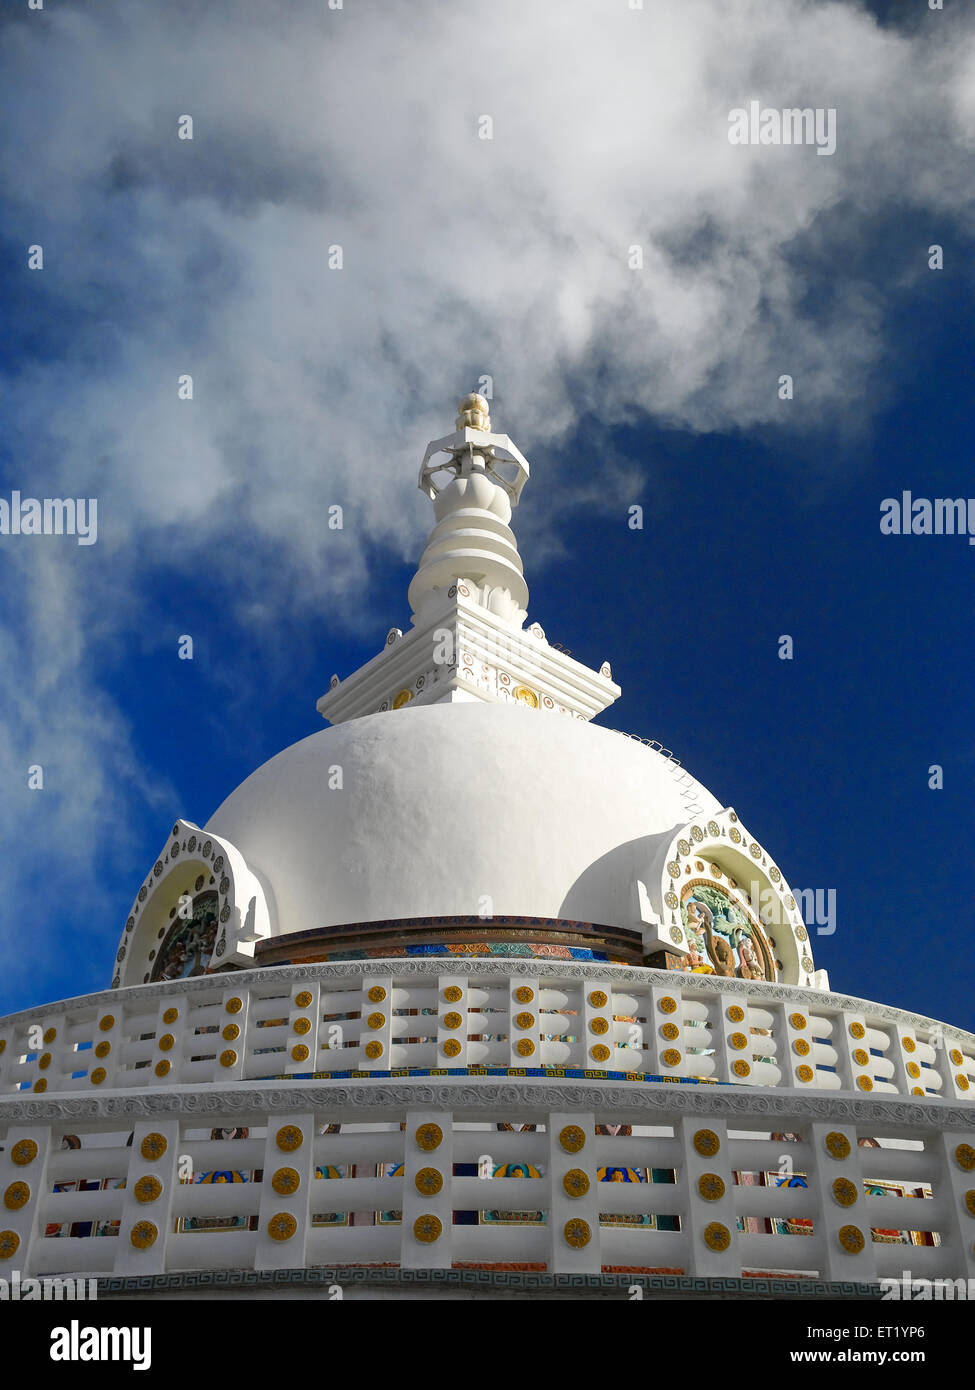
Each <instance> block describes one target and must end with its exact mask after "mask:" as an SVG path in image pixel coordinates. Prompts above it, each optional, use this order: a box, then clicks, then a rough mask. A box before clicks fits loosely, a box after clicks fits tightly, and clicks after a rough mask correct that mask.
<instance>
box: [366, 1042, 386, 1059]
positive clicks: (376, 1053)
mask: <svg viewBox="0 0 975 1390" xmlns="http://www.w3.org/2000/svg"><path fill="white" fill-rule="evenodd" d="M362 1050H363V1052H364V1053H365V1054H366V1056H367V1057H368V1058H369V1060H370V1062H375V1060H376V1058H377V1057H381V1056H382V1055H383V1045H382V1043H381V1042H380V1041H379V1039H378V1038H373V1040H372V1042H367V1043H366V1045H365V1047H364V1048H363V1049H362Z"/></svg>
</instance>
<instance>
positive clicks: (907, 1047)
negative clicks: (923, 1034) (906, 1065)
mask: <svg viewBox="0 0 975 1390" xmlns="http://www.w3.org/2000/svg"><path fill="white" fill-rule="evenodd" d="M901 1047H902V1048H903V1049H904V1051H905V1052H914V1051H915V1050H916V1048H917V1043H916V1042H915V1041H914V1039H913V1038H901Z"/></svg>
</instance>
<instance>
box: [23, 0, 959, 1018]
mask: <svg viewBox="0 0 975 1390" xmlns="http://www.w3.org/2000/svg"><path fill="white" fill-rule="evenodd" d="M946 4H947V8H946V10H945V11H943V12H929V11H927V10H925V9H924V8H923V7H922V6H921V5H920V4H917V5H913V6H910V7H908V6H901V5H889V6H876V7H874V9H873V12H871V10H870V9H868V8H867V7H866V6H860V5H853V4H840V5H825V4H810V3H798V0H795V3H794V2H793V0H783V3H782V4H781V5H776V6H774V7H768V6H764V5H760V4H756V3H746V0H727V2H726V3H721V4H718V3H717V0H715V3H713V4H712V3H708V0H699V3H691V4H688V5H686V6H681V7H675V8H676V11H677V12H676V13H672V12H670V7H667V6H661V5H653V4H648V7H647V9H646V10H645V11H643V12H638V13H632V12H629V11H628V10H627V7H626V5H625V4H624V3H622V0H620V3H616V4H604V3H595V0H593V3H585V0H564V2H562V0H560V4H559V5H558V6H557V7H556V6H554V5H552V6H547V4H540V5H538V6H536V7H532V8H531V10H530V12H529V13H523V10H524V8H525V7H523V6H521V7H520V6H518V5H514V4H507V3H502V4H499V5H498V6H497V7H496V9H495V11H494V17H493V20H492V22H491V23H485V21H484V18H483V13H482V10H483V7H482V6H480V5H477V6H474V5H471V6H466V5H465V4H464V3H458V4H456V5H454V4H451V6H449V7H447V8H445V7H444V6H441V5H436V4H425V3H415V4H410V5H409V6H407V5H405V4H404V5H400V4H396V3H393V0H389V3H384V4H382V5H378V4H375V3H373V4H369V3H365V2H364V0H363V2H362V3H357V2H356V0H346V4H345V6H344V7H343V10H342V11H341V12H331V13H330V12H328V11H327V10H325V9H324V8H323V6H322V5H321V4H318V3H315V4H312V3H311V0H307V3H306V0H295V3H294V4H292V5H289V6H288V7H287V10H286V12H285V11H284V10H282V8H281V7H280V6H278V7H274V6H272V5H270V4H264V3H259V0H251V3H248V4H237V5H225V4H220V3H214V4H212V5H208V6H205V7H202V9H201V7H199V6H197V5H195V4H188V3H187V4H185V5H184V4H181V3H171V4H168V5H167V6H166V7H163V8H164V10H165V13H164V14H163V13H161V12H160V7H158V6H153V5H150V4H148V3H143V0H136V3H132V0H129V2H128V3H126V4H125V5H122V4H121V3H115V0H109V3H106V4H104V5H102V6H99V7H97V11H96V12H93V11H92V7H91V6H89V5H82V4H78V3H70V2H69V3H59V4H55V3H53V2H51V3H48V5H47V6H46V8H45V11H44V13H43V15H38V14H37V13H35V12H31V13H28V12H27V9H26V4H25V5H24V6H23V7H19V6H17V5H14V4H9V5H8V6H6V7H5V9H4V11H3V15H2V19H0V89H2V90H4V91H5V92H6V93H7V101H8V103H9V111H10V117H9V120H8V121H7V136H8V139H7V141H6V143H5V145H4V148H3V150H2V152H0V196H2V206H3V208H4V213H3V216H2V220H0V312H2V322H3V335H2V346H0V393H2V394H0V400H2V410H3V419H4V430H3V434H2V439H0V497H7V498H9V496H10V493H11V490H13V489H19V490H20V491H21V492H22V493H24V494H25V495H35V496H42V497H43V496H51V495H65V494H68V493H70V494H71V495H76V496H85V497H88V496H96V497H97V498H98V499H99V540H98V543H97V544H96V545H93V546H90V547H81V546H77V545H76V544H75V543H74V542H73V541H71V540H69V539H68V538H56V537H23V536H21V537H16V536H0V577H2V582H0V610H2V627H0V778H2V782H3V787H4V795H3V798H2V804H0V893H2V899H0V901H2V904H3V906H2V909H0V952H2V959H3V970H2V972H0V1012H7V1011H10V1010H13V1009H16V1008H21V1007H26V1006H29V1005H32V1004H37V1003H41V1002H43V1001H45V1000H53V999H58V998H61V997H64V996H66V995H70V994H75V993H82V992H85V991H87V990H90V989H96V988H100V987H104V986H105V985H106V984H107V983H108V982H109V980H110V978H111V973H112V969H111V967H112V961H113V957H114V951H115V947H116V944H117V940H118V936H119V933H120V931H121V928H122V926H123V924H124V921H125V917H126V913H127V911H128V907H129V904H130V902H131V900H132V898H133V896H134V894H135V892H136V890H137V888H138V886H139V883H140V881H141V879H142V877H143V875H144V873H145V871H146V869H147V868H148V866H149V865H151V864H152V862H153V861H154V859H155V857H156V853H157V850H158V848H159V846H160V845H161V843H162V842H163V840H164V837H165V835H166V832H167V831H168V829H169V827H170V825H171V824H172V822H173V821H174V820H175V819H176V817H177V816H184V817H186V818H188V819H190V820H194V821H196V822H198V823H201V824H202V823H203V822H204V821H205V820H206V819H207V818H208V817H209V816H210V814H212V812H213V811H214V810H215V808H216V807H217V806H218V805H219V804H220V802H221V801H222V800H223V799H224V797H225V796H226V795H227V794H228V793H229V792H230V791H231V790H232V789H233V788H234V787H235V786H236V785H237V784H238V783H240V782H241V781H242V780H243V779H244V778H245V777H246V776H247V775H248V774H249V773H250V772H251V771H252V770H253V769H254V768H255V767H257V766H258V765H259V764H260V763H261V762H263V761H264V760H265V759H266V758H268V757H271V756H272V755H273V754H274V753H275V752H277V751H279V750H280V749H281V748H282V747H285V746H286V745H288V744H289V743H291V742H294V741H296V740H298V739H300V738H303V737H304V736H306V735H307V734H309V733H311V732H314V731H315V730H316V729H318V728H320V727H322V724H321V720H320V718H319V716H318V715H317V714H316V712H315V708H314V706H315V700H316V698H317V697H318V696H319V695H320V694H321V693H322V692H323V691H324V690H325V689H326V688H327V684H328V678H329V676H330V674H331V673H332V672H333V671H336V672H338V673H339V674H343V675H344V674H346V673H347V672H349V671H350V670H352V669H354V668H355V667H357V666H358V665H360V664H361V663H362V662H363V661H364V660H366V659H368V658H369V657H370V656H371V655H373V654H374V653H375V651H377V650H378V648H379V647H380V645H381V644H382V641H383V638H384V636H385V633H386V631H387V630H388V628H389V627H391V626H394V625H395V626H400V627H404V628H405V627H406V626H407V624H408V620H409V610H408V607H407V604H406V587H407V584H408V581H409V578H410V575H411V574H412V571H413V568H414V566H415V563H416V559H417V557H418V556H419V553H420V550H421V549H422V545H423V541H424V538H425V535H426V533H427V531H428V529H429V526H430V523H431V518H430V511H429V504H428V503H427V502H426V501H425V500H424V499H423V497H422V496H421V494H420V493H419V492H418V491H416V489H415V481H416V472H417V467H418V463H419V458H420V456H421V454H422V451H423V448H424V446H425V444H426V442H427V440H428V439H431V438H434V437H437V436H439V435H441V434H443V433H446V432H447V431H448V430H449V429H450V428H451V427H452V423H453V413H454V405H455V402H456V400H457V399H458V398H459V397H460V396H461V395H462V394H464V393H465V392H466V391H468V390H470V389H473V388H474V387H475V386H476V384H477V381H478V379H479V378H480V377H481V375H482V374H484V373H489V374H490V375H491V376H492V377H493V381H494V401H493V403H492V417H493V419H494V421H495V424H496V427H497V428H499V429H501V430H503V431H506V432H507V433H509V434H510V435H511V437H512V438H513V439H514V440H515V442H516V443H517V444H518V445H519V446H520V447H521V448H522V450H523V451H524V452H525V454H526V455H527V456H528V458H529V459H530V461H531V464H532V470H533V471H532V480H531V482H530V484H529V486H528V487H527V489H526V491H525V493H524V496H523V500H522V504H521V506H520V507H519V509H518V511H517V513H516V518H515V527H516V531H517V534H518V538H519V543H520V547H521V551H522V555H523V557H524V560H525V567H526V575H527V578H528V581H529V586H530V589H531V606H530V617H531V618H532V619H537V620H538V621H540V622H541V623H542V625H543V627H544V628H545V630H546V633H547V635H548V636H549V638H550V640H558V641H561V642H562V643H563V644H564V645H565V646H567V647H569V648H571V650H572V652H573V654H574V655H575V656H577V657H579V658H580V659H582V660H583V661H585V662H587V663H588V664H591V665H595V666H598V665H599V664H600V662H601V661H602V660H604V659H606V658H608V659H609V660H610V661H611V662H612V665H613V672H614V677H615V679H616V680H617V681H618V682H619V683H620V684H621V685H622V687H623V697H622V699H621V701H620V702H619V703H618V704H617V705H616V706H615V707H611V708H610V709H609V710H608V711H607V712H606V714H605V715H603V716H602V717H601V719H600V720H599V722H600V723H605V724H607V725H609V726H610V727H613V728H622V729H626V730H629V731H631V732H634V733H637V734H640V735H644V736H649V737H655V738H658V739H660V740H662V741H663V743H664V744H665V745H666V746H668V747H671V748H673V749H674V751H675V752H676V754H677V756H678V757H680V758H681V759H682V761H683V762H684V764H685V765H686V766H687V767H688V768H689V769H690V770H691V772H692V773H693V774H694V775H695V776H696V777H697V778H698V779H699V780H700V781H702V782H703V783H704V784H705V785H706V786H707V787H708V788H709V789H710V790H711V791H712V792H713V793H714V794H715V796H717V797H718V798H719V799H720V800H721V801H722V802H723V803H724V804H728V805H733V806H735V808H736V809H737V810H738V812H739V814H740V815H741V817H742V819H743V821H744V822H745V824H746V825H747V826H748V828H749V829H750V830H751V831H752V832H753V833H754V834H755V835H756V836H757V837H758V838H759V839H760V840H761V842H762V843H763V844H765V845H767V846H768V848H769V849H770V851H771V853H772V854H773V855H774V856H775V858H776V860H777V862H778V863H779V864H780V865H781V866H782V868H783V870H784V872H785V873H786V875H787V877H788V878H789V880H790V882H791V883H792V885H793V886H794V887H797V888H814V889H823V890H835V892H836V902H837V930H836V932H835V934H834V935H832V936H829V937H823V936H820V937H816V936H814V937H813V945H814V952H815V956H816V962H817V965H819V966H824V967H826V968H827V969H828V970H829V972H830V976H831V981H832V984H833V986H834V988H836V989H839V990H842V991H845V992H849V993H853V994H859V995H863V996H865V997H867V998H873V999H878V1000H882V1001H884V1002H888V1003H892V1004H896V1005H899V1006H902V1007H905V1008H910V1009H915V1010H917V1011H919V1012H921V1013H927V1014H930V1015H933V1016H935V1017H940V1018H943V1019H945V1020H947V1021H949V1022H952V1023H956V1024H959V1025H961V1026H964V1027H968V1028H975V1007H973V1002H972V1000H973V988H972V987H973V983H975V963H973V960H972V957H971V953H970V952H969V950H968V947H967V945H966V942H967V941H968V940H969V939H970V938H971V936H972V929H973V925H975V924H973V913H972V906H971V899H970V895H969V894H968V892H967V891H964V890H963V884H964V882H965V879H964V875H965V873H966V871H967V870H968V869H969V867H970V862H971V855H970V848H969V845H970V840H971V834H972V815H971V805H972V786H973V779H975V757H973V738H972V726H971V705H972V699H971V690H972V678H973V661H972V642H971V613H972V592H973V589H972V586H973V574H975V547H970V546H969V545H968V544H967V542H966V540H965V538H964V537H957V536H884V535H882V534H881V532H880V527H879V519H880V503H881V501H882V500H883V499H884V498H886V497H890V496H895V497H896V496H899V495H900V493H901V491H902V490H904V489H909V490H911V491H912V492H913V493H914V495H915V496H918V497H921V496H924V497H929V498H936V497H963V496H964V497H967V496H969V495H975V485H973V470H972V466H971V438H972V433H973V431H972V416H973V409H972V401H973V389H972V388H973V377H972V366H971V327H970V326H971V322H972V311H973V307H975V305H973V299H975V295H973V274H972V265H973V260H972V236H971V233H972V180H971V177H970V171H971V167H972V166H971V158H972V152H973V147H975V22H973V19H972V16H971V13H970V12H968V11H966V10H965V9H964V8H963V7H962V6H961V5H952V4H951V0H946ZM556 9H557V10H558V14H559V16H560V19H559V22H558V23H557V24H556V23H554V22H553V15H554V12H555V10H556ZM770 10H771V11H772V12H771V13H770V12H769V11H770ZM751 99H757V100H759V101H761V102H762V104H763V105H764V106H769V107H787V106H790V107H791V106H795V105H810V106H813V107H823V108H830V107H832V108H834V109H835V110H836V113H837V114H836V122H837V126H836V128H837V148H836V153H835V154H834V155H832V156H829V157H819V156H817V154H816V152H815V150H814V149H812V148H791V149H786V148H781V147H780V148H775V147H755V148H736V147H732V146H730V145H729V143H728V141H727V134H726V132H727V128H728V120H727V117H728V112H729V110H730V109H731V108H732V107H736V106H743V105H746V104H747V103H748V101H749V100H751ZM186 113H189V114H192V115H193V117H194V139H193V141H192V142H188V141H186V142H179V141H178V140H177V139H176V127H177V120H178V118H179V117H180V116H181V115H183V114H186ZM483 114H492V117H493V120H494V127H495V128H494V138H493V139H492V140H491V141H484V140H480V139H479V138H478V135H477V128H478V120H479V118H480V117H481V116H482V115H483ZM934 243H937V244H939V245H942V246H943V248H944V269H943V270H939V271H933V270H930V269H929V268H928V247H929V246H930V245H931V244H934ZM34 244H42V245H43V247H44V262H45V263H44V269H43V270H42V271H34V272H31V271H28V269H27V254H26V248H27V247H28V246H30V245H34ZM336 244H338V245H341V246H342V247H343V255H344V265H343V268H342V270H341V271H330V270H329V269H328V265H327V261H328V248H329V247H330V246H334V245H336ZM634 245H637V246H639V247H641V250H642V252H643V256H644V266H643V269H642V270H631V269H630V268H629V265H628V253H629V248H631V247H632V246H634ZM184 372H189V373H192V375H193V378H194V399H193V401H192V402H185V401H179V400H178V399H177V391H176V381H177V378H178V376H179V375H180V374H181V373H184ZM783 373H788V374H790V375H791V376H792V377H793V379H794V384H795V393H794V399H793V400H791V401H783V400H780V399H779V396H778V380H779V377H780V375H781V374H783ZM332 503H340V504H341V505H342V506H343V508H344V510H345V529H344V530H343V531H342V532H334V531H329V530H328V529H327V525H326V520H327V508H328V506H329V505H330V504H332ZM635 503H639V504H640V505H642V506H643V508H644V513H645V522H644V529H643V530H642V531H633V530H631V529H630V528H629V527H628V525H627V518H628V509H629V508H630V506H632V505H633V504H635ZM183 633H189V634H192V635H193V637H194V643H195V659H194V660H193V661H192V662H184V661H179V660H178V659H177V655H176V653H177V641H178V638H179V636H180V635H181V634H183ZM782 634H789V635H791V636H792V638H793V640H794V647H795V657H794V660H792V661H781V660H780V659H779V658H778V639H779V637H780V636H781V635H782ZM32 764H40V765H42V766H43V768H44V788H43V790H42V791H29V790H28V789H27V768H28V767H29V766H30V765H32ZM932 764H939V765H941V766H942V767H943V769H944V787H943V789H942V790H931V789H929V787H928V769H929V767H930V766H931V765H932Z"/></svg>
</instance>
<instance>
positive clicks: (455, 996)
mask: <svg viewBox="0 0 975 1390" xmlns="http://www.w3.org/2000/svg"><path fill="white" fill-rule="evenodd" d="M443 997H444V999H445V1000H446V1002H447V1003H448V1004H459V1003H460V1001H461V1000H462V999H463V997H464V991H463V990H462V989H461V987H460V985H448V986H447V988H446V989H445V990H444V992H443Z"/></svg>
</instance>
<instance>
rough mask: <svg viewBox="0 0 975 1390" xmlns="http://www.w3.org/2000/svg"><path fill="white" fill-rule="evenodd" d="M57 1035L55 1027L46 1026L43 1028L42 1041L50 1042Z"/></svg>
mask: <svg viewBox="0 0 975 1390" xmlns="http://www.w3.org/2000/svg"><path fill="white" fill-rule="evenodd" d="M57 1035H58V1030H57V1029H56V1028H48V1029H46V1030H45V1033H44V1041H45V1042H46V1043H52V1042H53V1041H54V1039H55V1038H56V1037H57Z"/></svg>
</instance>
